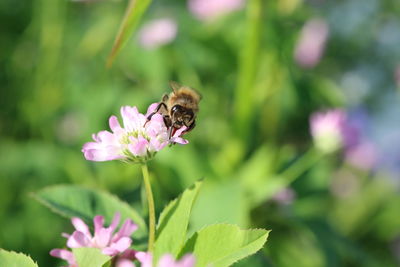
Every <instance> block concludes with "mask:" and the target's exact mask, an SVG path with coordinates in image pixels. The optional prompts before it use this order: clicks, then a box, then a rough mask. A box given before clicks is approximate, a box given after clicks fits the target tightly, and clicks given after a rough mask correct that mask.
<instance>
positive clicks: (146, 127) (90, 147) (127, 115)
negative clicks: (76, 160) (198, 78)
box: [82, 103, 188, 162]
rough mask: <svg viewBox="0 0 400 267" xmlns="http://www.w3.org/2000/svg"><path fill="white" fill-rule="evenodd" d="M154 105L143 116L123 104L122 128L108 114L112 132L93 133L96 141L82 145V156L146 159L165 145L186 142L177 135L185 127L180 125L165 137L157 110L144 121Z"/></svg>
mask: <svg viewBox="0 0 400 267" xmlns="http://www.w3.org/2000/svg"><path fill="white" fill-rule="evenodd" d="M157 105H158V103H153V104H151V105H150V107H149V108H148V110H147V113H146V115H143V114H141V113H139V111H138V109H137V108H136V107H130V106H124V107H122V108H121V115H122V120H123V123H124V128H122V127H121V126H120V124H119V122H118V119H117V117H115V116H111V117H110V119H109V124H110V128H111V130H112V133H111V132H108V131H101V132H99V133H97V134H93V136H92V137H93V140H94V141H95V142H89V143H86V144H84V146H83V148H82V152H83V153H84V156H85V158H86V159H87V160H92V161H107V160H116V159H119V160H123V161H128V162H145V161H147V160H149V159H151V158H153V157H154V156H155V154H156V153H157V152H158V151H160V150H161V149H163V148H164V147H165V146H166V145H168V144H171V143H179V144H187V143H188V141H187V140H185V139H183V138H181V137H180V136H181V134H182V133H183V132H184V131H185V130H186V127H182V128H180V129H179V130H177V131H176V132H175V133H174V135H173V136H172V137H171V139H168V129H167V127H166V126H165V124H164V119H163V117H162V115H160V114H158V113H156V114H154V115H153V116H152V117H151V120H149V121H147V117H148V116H149V114H151V113H152V112H154V110H155V109H156V107H157Z"/></svg>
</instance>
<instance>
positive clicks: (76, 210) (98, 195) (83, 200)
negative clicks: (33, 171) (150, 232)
mask: <svg viewBox="0 0 400 267" xmlns="http://www.w3.org/2000/svg"><path fill="white" fill-rule="evenodd" d="M33 197H34V198H35V199H37V200H38V201H39V202H40V203H42V204H43V205H45V206H46V207H48V208H50V209H51V210H52V211H54V212H56V213H58V214H60V215H62V216H65V217H67V218H71V217H74V216H76V217H79V218H81V219H83V220H85V221H86V222H87V223H89V224H91V223H92V220H93V218H94V216H96V215H102V216H104V218H105V219H106V222H108V223H111V220H112V218H113V216H114V215H115V213H116V212H119V213H120V214H121V218H122V219H125V218H130V219H132V220H133V221H134V222H135V223H136V224H137V225H138V226H139V230H138V231H137V232H135V237H136V238H140V237H143V236H144V234H145V232H146V231H145V229H146V224H145V222H144V220H143V219H142V217H141V216H140V215H139V214H138V213H137V212H136V211H135V210H134V209H133V208H132V207H131V206H129V205H128V204H127V203H125V202H123V201H121V200H120V199H118V198H117V197H116V196H113V195H111V194H109V193H107V192H102V191H97V190H94V189H88V188H84V187H80V186H74V185H57V186H51V187H47V188H44V189H42V190H40V191H39V192H37V193H34V194H33Z"/></svg>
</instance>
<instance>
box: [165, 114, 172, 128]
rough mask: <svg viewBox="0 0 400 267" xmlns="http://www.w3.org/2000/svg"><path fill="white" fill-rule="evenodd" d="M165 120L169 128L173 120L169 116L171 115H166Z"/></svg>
mask: <svg viewBox="0 0 400 267" xmlns="http://www.w3.org/2000/svg"><path fill="white" fill-rule="evenodd" d="M163 120H164V124H165V126H166V127H167V128H169V127H171V126H172V121H171V118H170V117H169V115H164V116H163Z"/></svg>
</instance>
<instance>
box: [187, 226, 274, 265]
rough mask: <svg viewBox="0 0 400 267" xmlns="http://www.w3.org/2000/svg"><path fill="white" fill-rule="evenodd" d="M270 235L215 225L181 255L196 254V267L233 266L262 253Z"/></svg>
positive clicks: (197, 238)
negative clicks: (257, 253)
mask: <svg viewBox="0 0 400 267" xmlns="http://www.w3.org/2000/svg"><path fill="white" fill-rule="evenodd" d="M268 234H269V231H268V230H264V229H250V230H240V229H239V227H238V226H236V225H231V224H215V225H210V226H207V227H205V228H204V229H202V230H200V231H199V232H197V233H195V234H194V235H193V236H192V237H191V238H190V239H189V240H188V241H187V242H186V244H185V247H184V248H183V250H182V251H181V253H180V256H183V255H184V254H186V253H193V254H194V256H195V257H196V267H202V266H213V267H225V266H230V265H232V264H233V263H235V262H236V261H238V260H240V259H243V258H245V257H247V256H249V255H251V254H254V253H256V252H257V251H258V250H259V249H261V248H262V247H263V245H264V243H265V242H266V241H267V238H268Z"/></svg>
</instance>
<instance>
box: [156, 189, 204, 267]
mask: <svg viewBox="0 0 400 267" xmlns="http://www.w3.org/2000/svg"><path fill="white" fill-rule="evenodd" d="M201 184H202V182H201V181H200V182H196V183H195V184H194V185H193V186H192V187H190V188H188V189H186V190H185V191H184V192H183V193H182V195H181V196H180V197H178V198H177V199H175V200H173V201H172V202H170V203H169V204H168V206H166V207H165V208H164V210H163V211H162V213H161V215H160V219H159V222H158V226H157V233H156V236H157V237H156V242H155V247H154V261H155V262H157V261H158V259H159V258H160V256H161V255H163V254H165V253H169V254H172V255H173V256H175V257H177V256H178V254H179V251H180V250H181V248H182V246H183V244H184V242H185V239H186V232H187V228H188V224H189V218H190V212H191V210H192V207H193V203H194V201H195V199H196V196H197V194H198V192H199V189H200V186H201Z"/></svg>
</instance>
